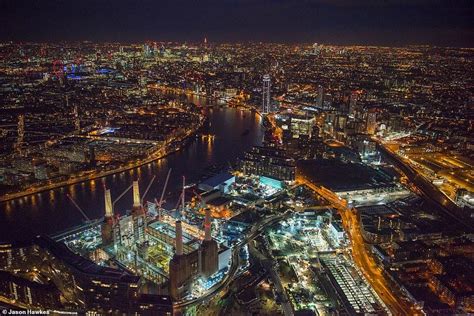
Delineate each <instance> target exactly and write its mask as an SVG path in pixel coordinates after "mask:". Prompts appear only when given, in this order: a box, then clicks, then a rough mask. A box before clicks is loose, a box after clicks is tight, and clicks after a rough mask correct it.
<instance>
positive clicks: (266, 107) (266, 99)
mask: <svg viewBox="0 0 474 316" xmlns="http://www.w3.org/2000/svg"><path fill="white" fill-rule="evenodd" d="M270 100H271V99H270V75H264V76H263V96H262V113H263V114H267V113H269V112H271V102H270Z"/></svg>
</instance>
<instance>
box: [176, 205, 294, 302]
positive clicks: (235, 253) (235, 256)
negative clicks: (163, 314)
mask: <svg viewBox="0 0 474 316" xmlns="http://www.w3.org/2000/svg"><path fill="white" fill-rule="evenodd" d="M290 214H291V212H289V211H287V212H285V213H283V214H280V215H273V216H271V217H267V218H265V219H262V220H261V221H260V222H259V223H258V224H257V225H255V226H253V227H252V229H251V230H250V232H248V233H247V236H245V238H244V239H242V240H241V241H240V242H238V243H237V244H236V245H234V247H233V248H232V257H231V264H230V268H229V272H228V273H227V274H226V276H225V277H224V279H222V281H221V282H219V283H217V284H215V285H214V286H213V287H211V288H210V289H209V290H208V292H207V293H206V294H204V295H202V296H200V297H197V298H193V299H190V300H183V301H178V302H175V303H174V304H173V305H174V308H175V309H181V308H184V307H188V306H191V305H194V304H197V303H201V302H204V301H206V300H208V299H210V298H211V297H213V296H214V295H216V294H217V293H219V292H220V291H221V290H223V289H224V288H226V287H227V286H228V285H229V284H230V282H232V281H233V280H234V278H235V277H236V273H237V271H238V269H239V266H240V260H239V253H240V250H241V249H242V247H243V246H245V245H246V244H247V243H249V242H250V241H251V240H253V239H254V238H255V237H257V236H258V235H260V234H261V233H262V232H263V231H264V229H265V228H266V227H268V226H270V225H273V224H274V223H276V222H278V221H280V220H282V219H283V218H286V217H288V216H289V215H290Z"/></svg>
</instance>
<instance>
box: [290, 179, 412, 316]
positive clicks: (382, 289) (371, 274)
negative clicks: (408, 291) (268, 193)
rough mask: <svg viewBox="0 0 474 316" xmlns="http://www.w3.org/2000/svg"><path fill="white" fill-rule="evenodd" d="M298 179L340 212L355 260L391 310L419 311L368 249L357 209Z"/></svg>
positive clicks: (307, 181)
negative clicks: (401, 293) (395, 289)
mask: <svg viewBox="0 0 474 316" xmlns="http://www.w3.org/2000/svg"><path fill="white" fill-rule="evenodd" d="M297 181H298V182H300V183H304V184H305V185H306V186H308V187H309V188H310V189H311V190H313V191H314V192H316V193H317V194H319V195H321V196H323V197H324V198H325V199H327V200H328V201H329V202H330V203H331V206H332V207H333V208H335V209H336V210H337V211H338V212H339V214H340V215H341V218H342V223H343V226H344V229H345V231H346V233H347V234H348V236H349V238H350V240H351V244H352V257H353V258H354V262H355V263H356V265H357V266H358V267H359V269H360V270H361V271H362V272H363V274H364V276H365V277H366V278H367V280H368V281H369V283H370V285H371V286H372V288H373V289H374V290H375V292H376V293H377V295H378V296H379V297H380V298H381V299H382V301H383V302H384V304H385V305H386V306H387V307H388V308H389V309H390V311H391V312H392V313H393V314H394V315H416V314H417V313H416V312H417V311H416V310H414V309H413V306H411V305H409V304H408V303H407V302H406V301H404V300H402V299H401V298H400V294H399V293H396V292H395V291H394V286H392V285H391V284H390V283H389V282H388V281H387V280H386V278H385V277H384V275H383V270H382V268H380V267H379V266H378V265H377V263H376V262H375V260H374V258H373V257H372V254H371V253H370V252H369V251H368V250H367V247H366V244H365V242H364V239H363V237H362V234H361V232H360V225H361V223H360V221H359V217H358V216H357V213H356V212H355V210H351V209H349V208H348V207H347V203H346V201H345V200H342V199H340V198H339V197H338V196H337V195H336V194H335V193H333V192H331V191H329V190H328V189H326V188H323V187H319V186H316V185H315V184H313V183H312V182H310V181H309V180H308V179H306V178H304V177H303V176H299V177H298V179H297Z"/></svg>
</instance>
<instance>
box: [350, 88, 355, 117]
mask: <svg viewBox="0 0 474 316" xmlns="http://www.w3.org/2000/svg"><path fill="white" fill-rule="evenodd" d="M356 107H357V93H356V92H354V91H353V92H352V93H351V97H350V99H349V115H350V116H354V115H355V110H356Z"/></svg>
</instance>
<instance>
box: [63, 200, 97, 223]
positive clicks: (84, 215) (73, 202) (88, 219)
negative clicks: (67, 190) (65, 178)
mask: <svg viewBox="0 0 474 316" xmlns="http://www.w3.org/2000/svg"><path fill="white" fill-rule="evenodd" d="M66 196H67V197H68V198H69V200H71V202H72V205H74V206H75V207H76V208H77V209H78V210H79V212H81V214H82V216H83V217H84V218H85V219H86V221H87V222H90V221H91V219H90V218H89V217H88V216H87V215H86V213H85V212H84V210H83V209H82V208H81V207H80V206H79V205H77V203H76V201H74V199H73V198H72V197H71V196H70V195H69V194H66Z"/></svg>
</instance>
